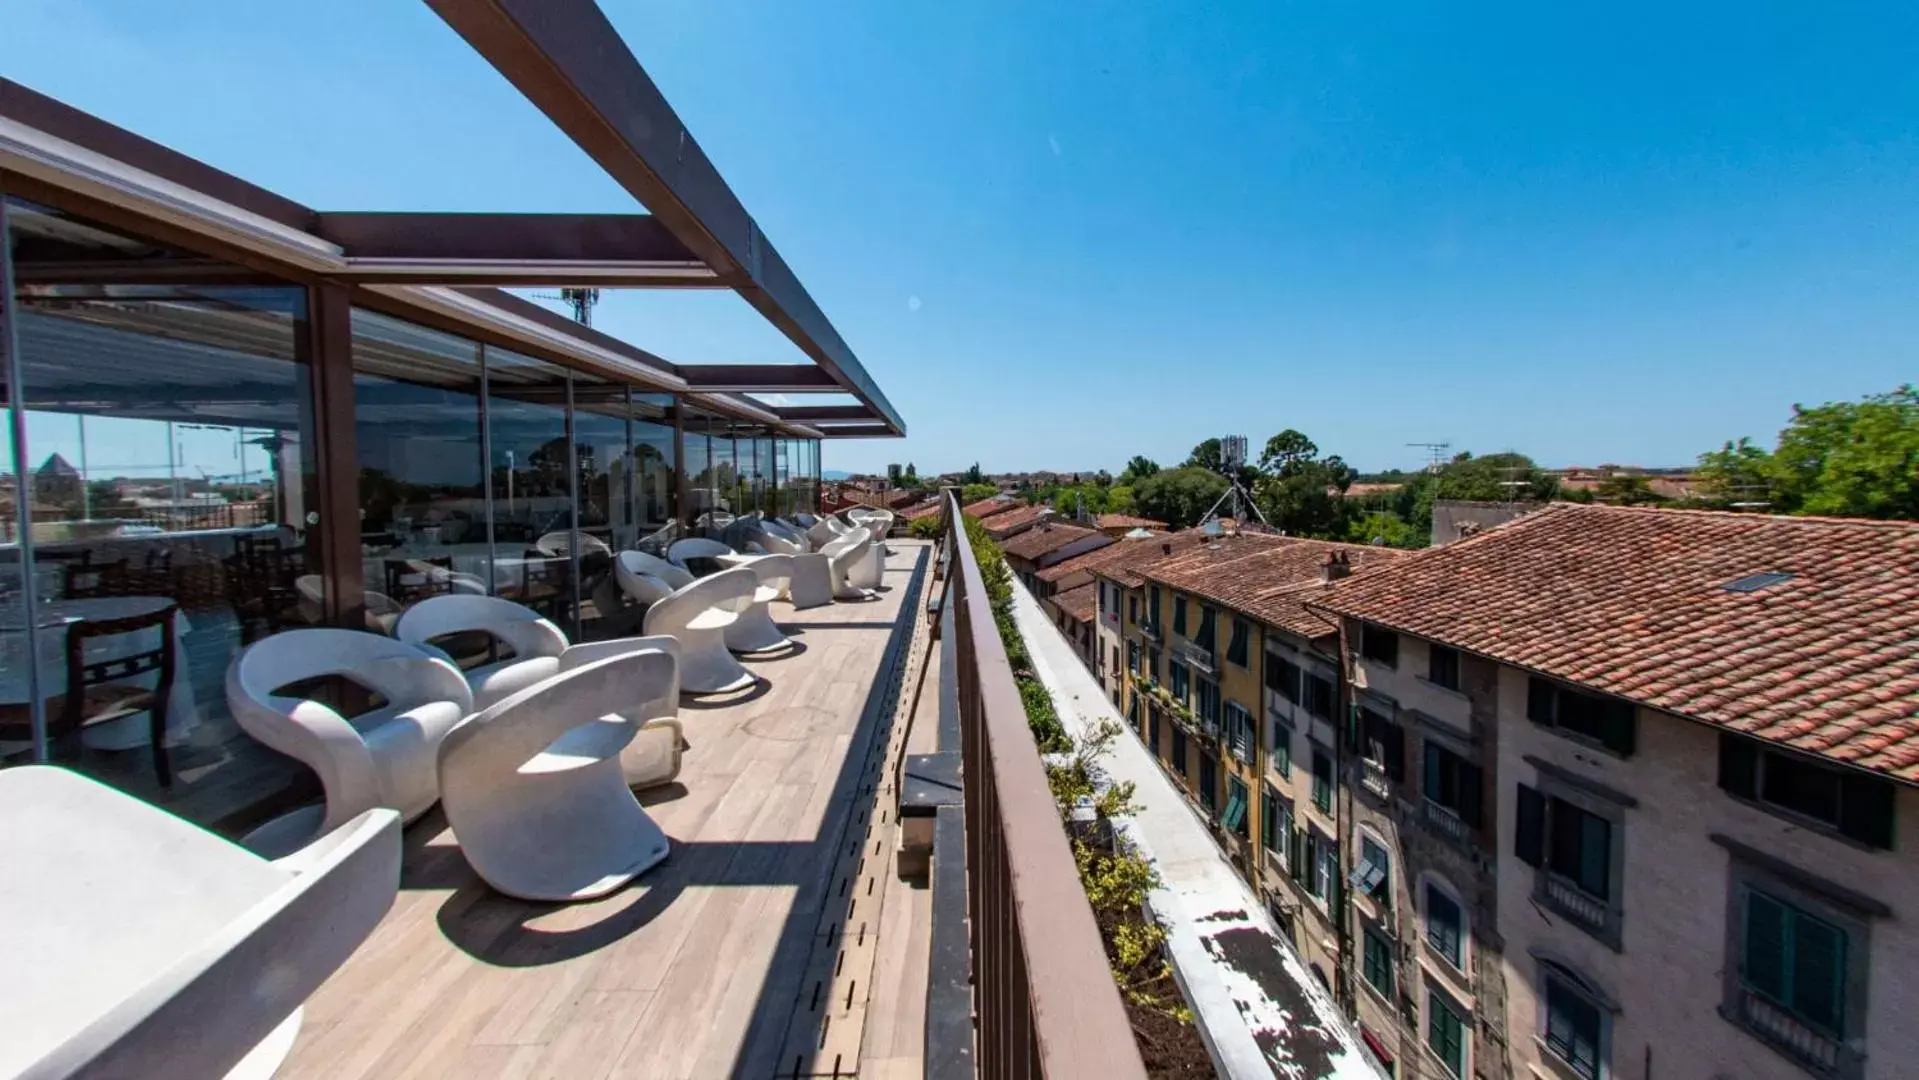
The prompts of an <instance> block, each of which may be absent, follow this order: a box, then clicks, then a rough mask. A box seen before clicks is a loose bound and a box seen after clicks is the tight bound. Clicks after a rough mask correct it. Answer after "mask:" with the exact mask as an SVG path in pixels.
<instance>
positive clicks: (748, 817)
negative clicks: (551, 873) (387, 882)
mask: <svg viewBox="0 0 1919 1080" xmlns="http://www.w3.org/2000/svg"><path fill="white" fill-rule="evenodd" d="M894 549H895V554H894V555H893V556H892V558H891V559H890V560H889V563H888V567H887V572H886V575H885V580H886V586H887V588H886V590H885V591H884V592H883V593H882V594H881V596H880V599H878V600H877V601H873V602H868V603H850V604H834V605H831V606H830V607H824V608H815V609H812V610H809V611H803V612H794V611H792V610H791V609H790V608H786V607H785V606H784V605H775V610H774V618H775V620H776V621H778V622H780V623H781V624H782V625H785V626H787V627H789V628H790V632H793V633H794V636H795V637H796V638H797V640H799V641H800V642H802V643H803V645H804V652H802V653H800V654H799V655H795V656H789V657H786V658H783V659H778V660H769V661H763V662H760V663H756V664H753V665H751V666H752V667H753V668H754V670H755V671H756V673H758V674H760V675H761V676H762V677H763V682H762V684H761V686H760V687H759V688H757V691H756V693H755V695H753V696H749V697H748V698H747V699H746V700H742V701H736V702H734V703H731V704H728V705H725V706H721V707H714V708H696V707H688V708H685V709H683V710H682V712H681V719H682V720H683V721H684V722H685V724H686V734H687V739H688V741H689V742H690V743H691V748H690V749H689V750H688V751H687V754H686V759H685V764H684V767H683V769H682V772H681V776H680V780H679V782H678V783H677V784H675V785H670V786H668V787H665V788H662V789H657V790H656V791H654V792H650V793H646V794H645V797H644V798H643V801H645V802H647V803H648V804H649V812H651V813H652V814H653V816H654V818H655V819H656V820H657V821H658V822H659V823H660V825H661V826H662V827H663V828H664V829H665V830H666V832H667V834H668V836H670V837H671V838H672V841H673V853H672V855H671V856H670V857H669V859H668V860H667V861H666V862H665V863H664V864H662V865H661V866H659V867H657V868H655V869H654V870H652V871H650V872H649V873H647V874H646V875H645V876H643V877H642V878H641V879H640V880H639V881H637V882H635V883H634V884H633V885H632V886H631V887H629V888H627V889H624V890H622V891H620V892H618V893H616V894H614V895H613V896H610V897H607V898H605V899H603V900H600V901H597V902H594V903H588V904H576V905H567V906H560V905H542V904H529V903H523V902H520V901H515V900H510V899H507V898H505V897H502V896H500V895H498V894H496V893H493V892H492V891H491V890H489V889H488V888H487V887H486V886H485V885H484V884H483V883H481V882H480V881H479V880H478V879H477V878H476V877H475V876H474V874H473V872H472V870H471V869H470V868H468V867H467V865H466V863H465V861H464V860H463V859H462V858H461V856H460V852H459V849H458V847H457V845H456V843H455V841H454V838H453V836H452V833H451V832H450V831H449V830H448V829H447V828H446V826H445V821H444V819H443V818H441V817H440V816H439V814H438V811H435V812H434V813H433V814H432V815H429V816H428V817H427V818H425V819H423V820H422V821H421V822H419V823H418V824H416V825H415V826H414V827H413V828H411V829H409V830H408V832H407V837H406V844H407V849H406V855H405V866H404V871H403V880H402V883H401V890H400V896H399V899H398V900H397V901H396V903H395V904H394V907H393V910H392V911H391V912H389V913H388V915H387V917H386V919H385V920H384V921H383V922H382V924H381V925H380V927H379V929H378V930H376V931H375V933H374V935H373V937H372V938H371V939H369V940H368V941H367V943H366V944H365V945H363V946H362V947H361V948H360V950H359V952H357V953H356V954H355V955H354V957H353V958H352V959H351V960H350V961H349V962H348V963H347V965H346V966H345V967H344V968H342V969H341V970H340V971H339V972H338V973H337V974H336V975H335V976H334V977H333V978H332V979H331V980H330V981H329V982H328V983H327V984H326V985H325V986H323V987H322V988H321V989H320V991H319V992H318V993H317V994H316V995H315V996H314V997H313V998H312V1000H311V1001H309V1002H308V1004H307V1007H306V1019H305V1024H304V1027H303V1029H302V1031H301V1034H300V1039H299V1042H298V1044H297V1045H296V1046H295V1049H294V1051H293V1055H292V1057H291V1058H290V1059H289V1060H288V1062H287V1064H286V1066H285V1068H284V1069H283V1070H282V1071H281V1073H280V1075H281V1076H282V1077H283V1078H286V1080H298V1078H307V1077H326V1078H329V1080H354V1078H359V1077H378V1078H383V1080H384V1078H395V1080H398V1078H405V1077H438V1076H447V1077H462V1078H473V1080H479V1078H484V1077H533V1076H551V1077H567V1078H575V1080H590V1078H594V1077H615V1076H617V1077H720V1076H742V1077H772V1076H790V1075H795V1069H796V1068H797V1069H798V1070H799V1072H798V1075H833V1072H832V1070H833V1069H834V1068H835V1067H837V1068H838V1069H839V1070H840V1072H839V1075H871V1076H879V1075H899V1076H904V1075H917V1074H918V1071H919V1070H918V1068H917V1062H916V1061H914V1060H912V1054H913V1052H914V1048H915V1047H916V1046H917V1045H918V1033H917V1031H916V1030H909V1029H911V1028H915V1027H917V1025H919V1024H920V1023H921V1020H920V1015H919V1010H920V1009H921V1007H922V1004H923V1003H922V1002H921V1000H920V999H921V998H923V995H924V993H925V982H924V975H923V974H922V975H920V976H919V981H918V984H917V986H916V985H914V980H913V978H912V977H911V975H910V973H911V972H912V971H915V970H918V971H921V972H923V971H924V960H923V958H921V959H915V958H913V957H912V956H910V955H907V953H908V951H909V950H911V949H915V948H917V949H919V950H922V951H923V950H924V949H925V948H926V941H927V937H926V933H925V930H924V927H923V925H916V924H920V923H923V922H924V919H925V915H924V911H925V906H924V904H923V903H921V902H920V901H923V894H920V895H915V892H916V890H913V889H912V888H910V887H908V886H906V885H904V884H902V883H899V882H897V881H896V880H894V874H893V867H892V861H893V860H892V858H891V851H892V837H891V833H892V830H893V822H892V817H891V807H890V805H889V804H890V795H889V792H888V791H887V790H886V788H887V786H888V785H887V784H886V782H885V779H884V774H885V763H884V761H883V759H884V758H885V757H886V756H887V754H888V753H889V747H890V748H892V750H894V751H896V750H897V748H898V746H899V745H900V738H899V731H898V730H896V725H895V724H894V716H895V712H896V710H897V711H904V710H899V709H898V705H897V700H898V698H899V697H900V695H899V691H898V686H899V684H900V682H901V681H902V680H906V681H907V683H908V685H907V692H906V695H905V696H906V698H907V699H908V700H909V701H910V698H911V681H912V680H913V679H914V678H915V677H916V676H915V675H913V674H911V673H910V672H909V669H913V668H916V667H917V664H916V663H912V662H909V658H910V657H911V656H912V655H913V654H914V652H915V650H914V646H915V645H916V644H919V643H920V642H919V641H916V640H915V639H916V638H919V639H921V640H922V641H923V634H924V630H923V626H921V625H920V624H923V622H924V619H923V618H922V617H921V615H920V613H921V612H922V611H923V610H924V603H923V600H922V598H921V594H920V593H919V591H918V590H919V588H920V587H921V582H922V581H924V580H926V579H930V576H931V571H930V568H929V567H927V566H926V563H927V559H926V556H927V554H928V549H926V548H925V547H923V546H920V545H916V544H911V543H907V542H900V541H895V542H894ZM916 601H917V602H916ZM916 737H917V733H916ZM862 905H863V906H862ZM876 909H877V910H876ZM916 912H917V913H918V914H916ZM862 965H864V966H862ZM859 971H869V972H875V971H876V972H878V974H877V975H874V976H872V977H870V978H866V979H863V980H858V979H856V980H854V981H852V982H849V981H848V976H849V975H851V974H854V973H857V972H859ZM836 976H837V981H836ZM841 998H845V999H846V1000H841ZM835 1020H838V1021H839V1022H840V1028H839V1030H824V1031H823V1030H819V1029H821V1028H826V1027H828V1026H829V1025H830V1024H831V1023H832V1022H833V1021H835ZM852 1028H863V1029H864V1030H866V1031H868V1032H869V1033H870V1035H871V1036H872V1037H871V1038H869V1040H868V1041H869V1042H871V1043H874V1044H876V1045H875V1046H874V1050H875V1051H876V1052H873V1053H870V1054H869V1056H870V1058H871V1060H870V1062H869V1064H868V1067H867V1068H866V1069H864V1070H863V1071H862V1070H861V1068H860V1057H861V1054H860V1036H859V1034H858V1032H857V1031H854V1030H849V1029H852ZM849 1037H850V1040H851V1041H850V1043H849V1042H848V1039H849Z"/></svg>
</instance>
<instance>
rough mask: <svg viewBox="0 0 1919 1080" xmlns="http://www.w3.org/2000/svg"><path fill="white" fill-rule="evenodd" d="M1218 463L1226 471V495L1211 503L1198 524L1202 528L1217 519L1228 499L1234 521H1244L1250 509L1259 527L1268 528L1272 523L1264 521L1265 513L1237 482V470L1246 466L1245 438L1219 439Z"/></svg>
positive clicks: (1239, 436) (1244, 486)
mask: <svg viewBox="0 0 1919 1080" xmlns="http://www.w3.org/2000/svg"><path fill="white" fill-rule="evenodd" d="M1219 462H1220V465H1221V467H1223V468H1224V469H1225V470H1226V493H1225V494H1224V495H1221V496H1220V497H1219V498H1218V499H1217V500H1216V501H1215V502H1214V503H1213V508H1212V509H1210V510H1208V511H1206V513H1205V514H1203V515H1201V517H1200V519H1199V524H1200V525H1201V526H1204V525H1205V524H1206V523H1207V522H1209V521H1211V520H1213V519H1214V518H1215V517H1218V516H1219V508H1220V504H1222V503H1224V502H1226V501H1227V500H1229V499H1230V500H1232V503H1233V508H1232V510H1233V514H1232V516H1233V520H1234V521H1245V520H1246V517H1245V511H1246V510H1248V509H1250V510H1251V511H1252V512H1253V513H1254V514H1255V515H1256V516H1258V518H1259V523H1260V524H1261V525H1265V526H1267V527H1269V528H1270V527H1271V526H1272V522H1270V521H1267V520H1266V512H1265V511H1263V510H1261V509H1260V508H1259V503H1258V502H1257V501H1255V500H1254V499H1253V493H1252V492H1250V491H1247V490H1246V485H1244V484H1241V483H1240V482H1239V470H1240V469H1241V468H1242V467H1243V466H1245V464H1246V436H1244V435H1227V436H1225V437H1224V438H1221V439H1220V440H1219ZM1242 500H1244V504H1245V505H1244V506H1243V507H1242V506H1241V501H1242Z"/></svg>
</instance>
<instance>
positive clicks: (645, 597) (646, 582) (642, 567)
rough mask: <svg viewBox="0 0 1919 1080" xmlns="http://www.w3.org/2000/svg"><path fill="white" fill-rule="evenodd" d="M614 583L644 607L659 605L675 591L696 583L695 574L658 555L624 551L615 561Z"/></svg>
mask: <svg viewBox="0 0 1919 1080" xmlns="http://www.w3.org/2000/svg"><path fill="white" fill-rule="evenodd" d="M613 580H615V581H617V582H619V585H620V589H621V590H622V591H624V592H625V593H626V595H628V596H630V597H632V598H633V599H635V600H638V601H639V602H640V603H642V604H657V603H659V602H660V601H661V600H664V599H666V598H667V597H668V596H671V595H672V594H673V591H674V590H675V589H681V588H685V587H686V586H688V585H691V584H692V583H693V575H692V574H690V573H688V572H687V571H686V570H684V569H682V568H681V567H678V566H674V565H673V564H672V563H670V562H667V561H666V560H665V559H662V558H660V557H659V556H658V555H648V554H647V553H646V552H644V551H622V552H620V554H619V557H618V558H616V559H614V560H613Z"/></svg>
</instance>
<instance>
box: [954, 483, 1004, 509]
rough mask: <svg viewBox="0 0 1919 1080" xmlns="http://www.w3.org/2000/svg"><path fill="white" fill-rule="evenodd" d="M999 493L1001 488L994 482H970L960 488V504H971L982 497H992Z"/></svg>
mask: <svg viewBox="0 0 1919 1080" xmlns="http://www.w3.org/2000/svg"><path fill="white" fill-rule="evenodd" d="M998 494H999V488H997V487H995V486H993V485H992V484H980V483H970V484H967V485H965V486H964V487H961V488H960V505H961V506H971V505H973V504H974V503H976V502H978V501H980V500H981V499H990V498H992V497H993V496H995V495H998Z"/></svg>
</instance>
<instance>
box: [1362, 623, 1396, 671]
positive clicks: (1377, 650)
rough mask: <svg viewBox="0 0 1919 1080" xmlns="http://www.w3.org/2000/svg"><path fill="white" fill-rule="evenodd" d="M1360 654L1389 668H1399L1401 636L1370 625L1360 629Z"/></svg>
mask: <svg viewBox="0 0 1919 1080" xmlns="http://www.w3.org/2000/svg"><path fill="white" fill-rule="evenodd" d="M1359 654H1360V655H1361V656H1364V657H1365V658H1366V659H1368V660H1372V661H1374V662H1376V663H1380V664H1384V665H1386V666H1387V667H1389V668H1396V667H1398V666H1399V635H1398V634H1395V633H1393V632H1392V631H1391V630H1387V629H1384V628H1383V627H1378V626H1374V625H1372V624H1370V623H1367V624H1364V625H1362V626H1360V628H1359Z"/></svg>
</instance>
